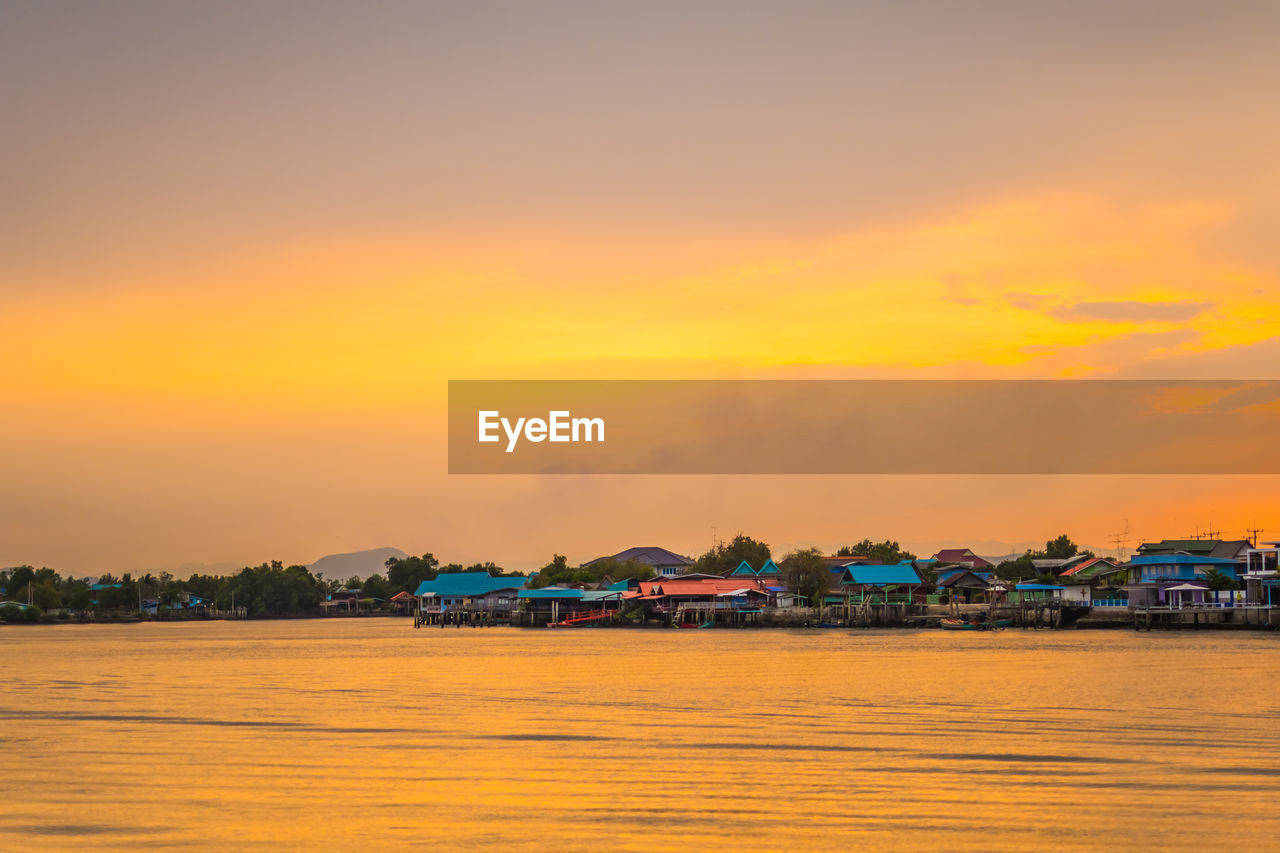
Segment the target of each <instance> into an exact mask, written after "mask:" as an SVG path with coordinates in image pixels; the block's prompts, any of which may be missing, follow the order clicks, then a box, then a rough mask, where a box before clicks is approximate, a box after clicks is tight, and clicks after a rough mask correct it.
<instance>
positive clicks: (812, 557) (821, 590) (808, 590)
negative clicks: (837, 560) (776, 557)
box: [778, 548, 831, 607]
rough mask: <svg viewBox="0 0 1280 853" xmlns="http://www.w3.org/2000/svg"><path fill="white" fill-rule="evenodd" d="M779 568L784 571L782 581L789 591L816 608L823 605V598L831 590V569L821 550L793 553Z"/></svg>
mask: <svg viewBox="0 0 1280 853" xmlns="http://www.w3.org/2000/svg"><path fill="white" fill-rule="evenodd" d="M778 568H779V569H781V570H782V580H783V582H784V583H785V584H786V585H787V589H789V590H791V591H792V592H793V593H795V594H796V595H798V596H800V597H801V598H803V599H805V600H807V601H809V602H811V603H812V604H813V606H814V607H820V606H821V605H822V599H823V597H824V596H825V595H826V594H827V591H828V590H829V589H831V568H830V566H828V565H827V561H826V560H824V559H823V557H822V552H821V551H820V550H818V549H817V548H805V549H802V550H799V551H792V552H791V553H790V554H787V556H786V557H784V558H783V560H782V562H781V563H779V564H778Z"/></svg>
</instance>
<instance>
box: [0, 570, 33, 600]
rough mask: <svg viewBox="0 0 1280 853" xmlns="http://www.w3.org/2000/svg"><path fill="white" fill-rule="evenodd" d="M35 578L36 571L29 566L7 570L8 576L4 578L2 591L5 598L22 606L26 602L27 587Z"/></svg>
mask: <svg viewBox="0 0 1280 853" xmlns="http://www.w3.org/2000/svg"><path fill="white" fill-rule="evenodd" d="M35 578H36V570H35V569H34V568H32V567H31V566H18V567H17V568H14V569H10V570H9V576H8V577H6V578H5V582H4V589H5V596H6V597H7V598H8V599H9V600H10V601H17V602H20V603H22V604H25V603H26V602H27V585H28V584H30V583H31V582H32V581H34V580H35Z"/></svg>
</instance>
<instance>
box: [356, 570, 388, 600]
mask: <svg viewBox="0 0 1280 853" xmlns="http://www.w3.org/2000/svg"><path fill="white" fill-rule="evenodd" d="M363 589H364V595H365V597H366V598H381V599H388V598H391V596H392V595H394V594H395V593H393V592H392V591H391V584H389V583H387V579H386V578H384V577H383V576H382V575H369V577H368V578H367V579H366V580H365V582H364V587H363Z"/></svg>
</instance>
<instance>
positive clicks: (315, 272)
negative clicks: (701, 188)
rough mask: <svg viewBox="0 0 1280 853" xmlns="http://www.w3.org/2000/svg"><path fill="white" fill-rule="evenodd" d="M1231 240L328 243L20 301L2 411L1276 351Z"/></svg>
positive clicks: (1029, 204)
mask: <svg viewBox="0 0 1280 853" xmlns="http://www.w3.org/2000/svg"><path fill="white" fill-rule="evenodd" d="M1228 222H1229V218H1228V212H1227V211H1226V210H1225V209H1224V208H1222V207H1221V206H1217V205H1212V204H1178V205H1163V206H1145V207H1131V206H1122V205H1108V204H1105V203H1103V202H1102V201H1100V200H1099V199H1097V198H1093V197H1088V196H1082V195H1049V196H1044V197H1038V198H1032V199H1026V200H1021V201H1016V202H1011V203H1006V204H997V205H990V206H986V207H982V208H979V209H976V210H973V211H970V212H967V213H964V214H960V215H956V216H953V217H949V218H944V219H940V220H938V221H935V222H924V223H905V224H900V225H897V226H892V227H888V226H886V227H881V228H875V229H868V230H864V231H860V232H855V233H850V234H845V235H837V236H830V237H814V238H811V239H791V240H780V239H773V240H770V241H757V240H753V239H750V238H743V239H741V240H735V241H724V240H716V241H706V240H699V239H697V237H696V235H695V236H690V235H617V234H606V235H602V234H592V233H585V234H559V235H549V236H542V237H538V238H529V237H526V238H523V239H510V240H504V239H501V238H497V237H493V238H490V239H483V240H482V239H479V238H478V237H476V236H473V235H462V236H459V235H453V236H451V237H450V238H448V239H444V238H438V239H436V240H433V241H431V242H419V241H417V240H415V239H413V238H410V237H398V238H394V239H381V240H370V241H364V242H361V241H334V242H331V243H328V244H324V245H318V246H309V247H306V246H304V247H297V248H293V249H290V250H288V251H281V252H279V253H277V254H274V255H270V256H263V257H256V258H247V259H238V260H236V261H234V262H228V263H226V264H224V265H221V266H220V267H217V268H207V269H203V270H191V269H178V270H173V271H171V272H170V273H169V274H168V275H166V276H165V277H164V278H163V279H161V278H159V277H154V276H153V277H152V278H150V279H148V280H140V281H131V282H125V283H114V284H102V285H100V286H94V287H82V288H74V289H64V290H61V291H57V292H55V293H54V294H52V295H46V296H41V295H39V294H31V295H29V296H28V298H26V299H25V300H24V301H21V302H18V303H17V304H14V305H12V306H11V308H10V310H9V311H7V312H6V314H5V316H4V318H3V320H0V331H2V332H3V338H2V339H0V354H2V355H3V357H4V360H5V363H6V364H7V365H9V367H10V376H9V381H8V382H7V383H6V385H5V392H4V393H5V394H6V396H8V397H9V398H10V399H21V398H26V399H33V398H59V399H65V398H68V397H71V398H74V397H76V396H78V395H90V396H96V395H120V394H126V395H139V396H141V397H145V398H184V399H211V400H221V401H224V402H226V403H228V404H230V405H231V406H234V405H235V404H236V401H243V402H246V403H247V402H250V401H253V402H263V401H270V402H274V403H277V404H280V405H289V406H299V407H304V408H309V409H317V408H318V409H328V410H342V409H347V408H352V407H356V408H358V407H361V406H364V405H369V404H389V405H394V406H403V405H409V406H414V407H417V406H420V405H424V404H426V405H428V407H430V408H436V407H438V406H439V405H440V404H441V403H442V401H443V380H444V379H446V378H450V377H467V378H480V377H487V376H495V377H525V376H547V377H574V376H583V377H594V376H634V375H651V376H664V377H672V376H687V375H694V374H696V375H699V376H708V377H710V376H730V375H739V373H740V372H741V371H747V372H749V373H754V374H756V375H759V374H760V372H761V371H765V372H767V371H769V370H773V369H777V368H780V367H784V366H792V365H839V366H842V367H848V368H853V369H862V370H873V371H874V370H884V371H887V372H894V373H895V375H901V372H902V371H907V372H908V375H909V373H910V372H911V371H920V372H921V373H922V375H923V374H924V373H936V372H937V371H938V370H952V371H956V370H960V372H961V373H968V374H972V375H990V373H991V371H997V372H998V371H1000V370H1005V369H1009V368H1010V367H1016V369H1017V371H1019V372H1020V373H1021V374H1027V373H1030V374H1040V375H1062V374H1088V373H1091V372H1115V371H1117V370H1123V369H1124V368H1125V366H1126V365H1127V364H1129V363H1133V362H1135V361H1141V360H1144V359H1150V358H1152V357H1153V356H1159V354H1160V353H1162V352H1175V351H1184V350H1187V349H1194V348H1202V349H1203V348H1213V347H1224V346H1231V345H1235V344H1242V343H1251V342H1254V341H1258V340H1263V339H1265V338H1268V337H1271V336H1272V335H1274V333H1275V329H1276V326H1277V321H1278V320H1280V308H1278V306H1277V304H1276V301H1275V299H1274V298H1273V297H1271V296H1270V295H1269V294H1271V293H1274V292H1275V290H1276V288H1275V286H1274V285H1275V282H1274V280H1273V277H1271V276H1270V275H1269V274H1266V273H1263V272H1259V271H1256V270H1249V269H1240V268H1236V267H1234V266H1233V265H1232V264H1231V262H1230V260H1229V259H1226V258H1222V257H1217V256H1215V254H1214V252H1213V251H1212V250H1211V249H1210V248H1208V247H1209V241H1208V239H1207V238H1208V237H1209V236H1210V235H1212V234H1213V233H1214V231H1215V230H1216V229H1220V228H1222V227H1224V226H1225V225H1226V224H1227V223H1228ZM85 276H86V277H90V276H91V273H90V272H88V271H86V273H85ZM957 366H959V367H957Z"/></svg>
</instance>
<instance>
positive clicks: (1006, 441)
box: [449, 380, 1280, 474]
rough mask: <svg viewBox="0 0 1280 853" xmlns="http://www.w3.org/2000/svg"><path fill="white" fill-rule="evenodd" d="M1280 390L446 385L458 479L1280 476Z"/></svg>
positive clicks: (1161, 385) (1039, 384)
mask: <svg viewBox="0 0 1280 853" xmlns="http://www.w3.org/2000/svg"><path fill="white" fill-rule="evenodd" d="M1278 428H1280V381H1234V380H1221V381H1190V380H1189V381H1163V380H1027V381H985V380H975V381H954V380H813V381H764V380H761V381H757V380H748V381H742V380H706V381H704V380H684V381H681V380H677V381H667V380H616V381H596V380H584V381H575V380H567V381H558V380H545V381H544V380H538V381H517V380H513V381H504V380H453V381H450V382H449V472H450V473H453V474H1276V473H1280V454H1277V452H1276V438H1277V436H1278V435H1280V429H1278Z"/></svg>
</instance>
